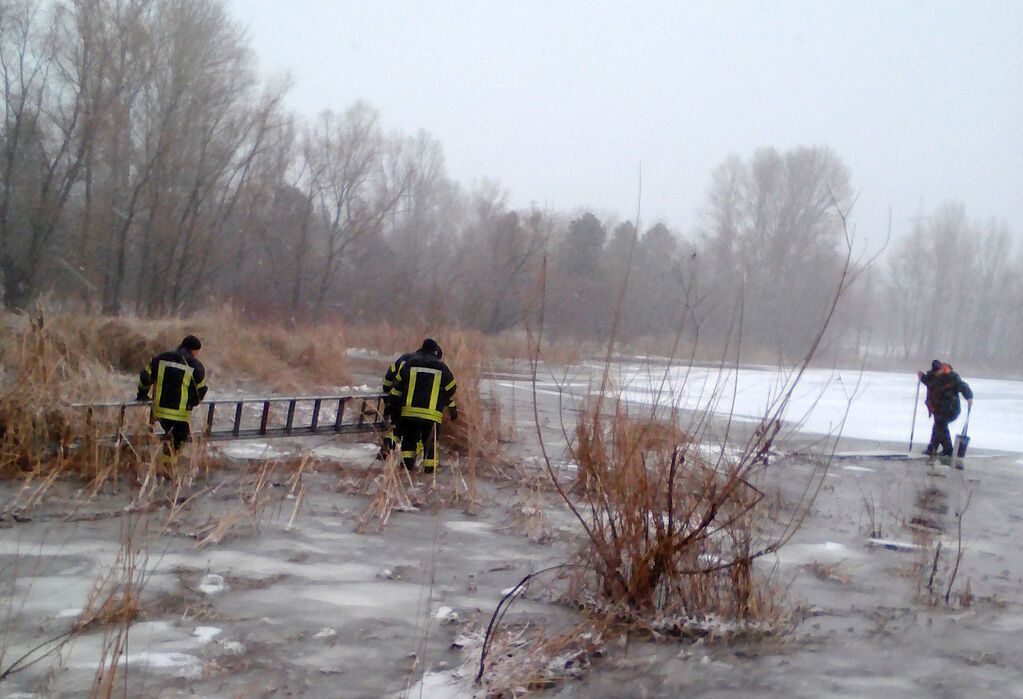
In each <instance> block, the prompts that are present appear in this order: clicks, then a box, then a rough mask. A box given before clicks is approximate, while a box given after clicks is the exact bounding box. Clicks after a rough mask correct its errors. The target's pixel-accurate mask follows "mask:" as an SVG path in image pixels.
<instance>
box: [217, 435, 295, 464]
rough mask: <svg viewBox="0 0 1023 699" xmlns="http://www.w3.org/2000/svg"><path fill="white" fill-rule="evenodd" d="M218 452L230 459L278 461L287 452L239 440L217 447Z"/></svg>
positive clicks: (262, 444)
mask: <svg viewBox="0 0 1023 699" xmlns="http://www.w3.org/2000/svg"><path fill="white" fill-rule="evenodd" d="M218 449H219V450H220V452H221V453H222V454H223V455H224V456H227V457H230V458H232V459H279V458H281V457H282V456H287V454H288V452H287V451H285V450H283V449H279V448H277V447H274V446H271V445H270V444H267V443H266V442H260V441H255V440H244V439H243V440H239V441H237V442H230V443H229V444H224V445H222V446H219V447H218Z"/></svg>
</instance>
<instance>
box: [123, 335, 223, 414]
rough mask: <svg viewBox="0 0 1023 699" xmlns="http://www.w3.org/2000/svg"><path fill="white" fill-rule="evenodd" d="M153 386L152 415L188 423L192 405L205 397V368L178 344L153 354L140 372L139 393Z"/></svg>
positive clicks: (147, 390)
mask: <svg viewBox="0 0 1023 699" xmlns="http://www.w3.org/2000/svg"><path fill="white" fill-rule="evenodd" d="M150 386H152V387H153V417H154V418H156V419H157V420H159V419H164V420H175V421H178V422H188V419H189V417H191V415H192V408H194V407H195V406H197V405H199V402H200V401H201V400H202V399H203V398H204V397H205V396H206V390H207V387H206V368H205V367H204V366H203V365H202V362H200V361H199V360H198V359H196V358H195V356H194V355H193V354H192V353H191V352H189V351H188V350H186V349H184V348H183V347H178V348H177V349H176V350H171V351H170V352H164V353H163V354H158V355H156V356H155V357H153V358H152V359H151V360H150V361H149V364H147V365H146V366H145V367H144V368H143V369H142V372H141V373H140V374H139V392H140V393H148V392H149V388H150Z"/></svg>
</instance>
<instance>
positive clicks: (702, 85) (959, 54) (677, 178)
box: [229, 0, 1023, 237]
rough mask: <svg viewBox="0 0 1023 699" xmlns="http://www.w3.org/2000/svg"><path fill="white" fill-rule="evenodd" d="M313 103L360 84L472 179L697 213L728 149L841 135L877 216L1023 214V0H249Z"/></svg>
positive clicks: (313, 109)
mask: <svg viewBox="0 0 1023 699" xmlns="http://www.w3.org/2000/svg"><path fill="white" fill-rule="evenodd" d="M229 6H230V8H231V10H232V12H233V15H234V17H235V19H237V20H238V21H240V22H241V23H242V25H243V26H246V27H247V28H248V33H249V37H250V40H251V42H252V46H253V48H254V50H255V52H256V53H257V55H258V57H259V63H260V67H261V71H262V73H263V74H264V76H274V75H280V74H281V73H285V72H287V73H289V74H290V75H291V77H292V80H293V82H294V87H293V89H292V91H291V94H290V99H289V104H290V106H291V107H292V108H293V109H294V110H295V111H297V112H300V113H303V114H306V115H310V116H311V115H314V114H316V113H317V112H319V111H321V110H323V109H326V108H330V109H335V110H343V109H344V108H346V107H347V106H349V105H350V104H351V103H352V102H354V101H355V100H357V99H364V100H366V101H368V102H370V103H371V104H373V105H374V106H376V107H377V108H378V109H379V110H380V111H381V114H382V118H383V122H384V125H385V126H386V127H388V128H392V129H400V130H402V131H406V132H413V131H415V130H417V129H419V128H423V129H426V130H427V131H428V132H430V133H431V134H433V135H434V136H435V137H437V138H438V139H440V141H441V142H442V144H443V146H444V151H445V154H446V156H447V161H448V170H449V173H450V174H451V175H452V176H453V177H454V178H456V179H457V180H459V181H460V182H462V183H464V184H467V185H468V184H471V183H472V182H473V181H474V180H476V179H478V178H481V177H491V178H494V179H496V180H497V181H498V182H499V183H500V184H501V185H502V186H503V187H504V188H506V189H507V190H509V192H510V194H511V203H512V204H513V205H526V204H529V203H530V202H536V203H538V204H540V205H544V204H547V205H550V206H551V207H552V208H555V209H567V210H574V209H576V208H578V207H592V208H594V209H596V210H598V211H600V212H609V211H610V212H617V213H618V214H620V215H622V216H623V217H627V218H631V217H632V216H633V212H634V210H635V198H636V172H637V166H638V163H639V161H640V160H642V162H643V181H644V187H643V211H644V214H643V219H644V221H645V222H646V223H648V224H649V223H652V222H653V220H655V219H664V220H666V221H667V222H668V223H669V224H670V225H672V226H673V227H675V228H677V229H678V230H680V231H682V232H684V233H689V232H690V231H691V229H692V227H693V225H694V223H696V222H697V217H698V216H699V213H700V211H701V210H702V207H703V202H704V201H705V195H706V191H707V187H708V185H709V182H710V174H711V171H712V170H713V168H715V167H716V166H717V165H718V164H719V163H720V162H721V161H722V160H723V159H724V158H725V157H727V156H728V155H729V154H730V153H737V154H739V155H741V156H743V157H748V156H749V155H750V154H751V153H752V152H753V150H754V149H756V148H758V147H760V146H777V147H779V148H788V147H791V146H795V145H803V144H806V145H814V144H825V145H829V146H831V147H832V148H834V149H835V151H836V152H837V153H838V155H839V156H840V157H841V158H842V159H843V160H844V161H845V163H846V164H847V165H848V166H849V168H850V170H851V171H852V177H853V183H854V186H856V187H857V188H859V189H861V190H862V196H861V199H860V201H859V204H858V205H857V216H856V219H857V221H858V226H859V230H860V233H861V235H862V234H870V235H871V237H873V232H875V231H877V230H878V229H881V232H882V233H883V228H884V225H885V222H886V220H887V209H888V206H889V204H890V205H891V206H892V207H893V210H894V220H895V231H894V232H895V234H896V235H898V234H900V233H902V232H904V230H905V229H906V227H907V226H908V222H909V219H910V218H911V217H912V216H913V215H915V214H916V213H918V212H919V211H920V210H921V207H922V208H923V210H924V211H925V212H929V211H931V210H932V209H933V208H934V206H936V205H937V204H938V203H940V202H941V201H942V200H945V199H950V198H954V199H959V200H962V201H963V202H965V204H966V207H967V214H968V215H969V216H970V217H971V218H974V219H987V218H989V217H992V216H996V217H999V218H1003V219H1005V220H1007V221H1008V223H1009V226H1010V227H1011V229H1012V230H1013V231H1014V232H1016V234H1017V236H1019V234H1021V233H1023V195H1021V194H1020V191H1021V190H1020V183H1019V182H1018V181H1017V177H1019V176H1020V170H1021V168H1023V136H1021V126H1020V124H1021V123H1023V2H1018V1H1006V2H988V3H977V2H970V3H933V2H914V3H907V2H898V3H896V2H869V3H868V2H855V3H834V2H831V3H824V2H784V3H782V2H763V3H746V2H743V3H738V2H729V3H722V2H687V3H681V2H679V3H671V2H666V3H655V2H621V1H619V2H614V3H605V2H600V3H597V2H524V1H522V0H515V1H514V2H513V1H511V0H507V1H505V2H443V3H425V2H379V1H373V2H367V1H365V0H362V1H359V2H331V1H329V0H286V1H285V0H230V4H229Z"/></svg>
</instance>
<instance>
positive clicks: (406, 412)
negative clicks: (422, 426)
mask: <svg viewBox="0 0 1023 699" xmlns="http://www.w3.org/2000/svg"><path fill="white" fill-rule="evenodd" d="M401 416H402V417H418V418H421V419H423V420H429V421H430V422H441V420H442V419H443V416H442V415H441V413H440V411H439V410H430V409H429V408H414V407H412V406H408V405H406V406H405V407H404V408H402V409H401Z"/></svg>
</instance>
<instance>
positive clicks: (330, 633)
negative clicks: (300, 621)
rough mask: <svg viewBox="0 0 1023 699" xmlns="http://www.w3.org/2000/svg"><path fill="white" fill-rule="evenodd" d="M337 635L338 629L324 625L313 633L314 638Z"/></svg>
mask: <svg viewBox="0 0 1023 699" xmlns="http://www.w3.org/2000/svg"><path fill="white" fill-rule="evenodd" d="M334 636H337V631H335V630H334V629H329V628H327V627H324V628H322V629H320V630H319V631H317V632H316V633H314V634H313V638H334Z"/></svg>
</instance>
